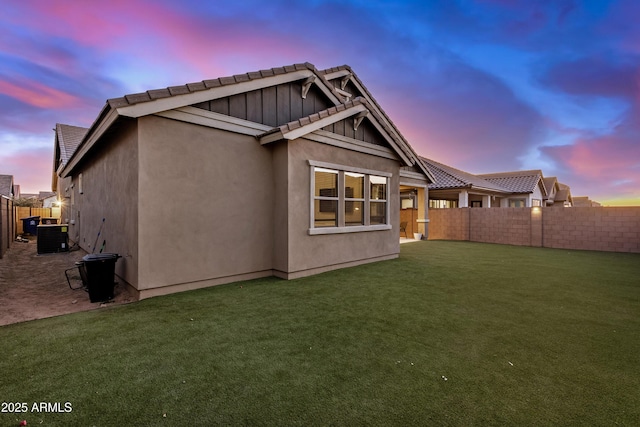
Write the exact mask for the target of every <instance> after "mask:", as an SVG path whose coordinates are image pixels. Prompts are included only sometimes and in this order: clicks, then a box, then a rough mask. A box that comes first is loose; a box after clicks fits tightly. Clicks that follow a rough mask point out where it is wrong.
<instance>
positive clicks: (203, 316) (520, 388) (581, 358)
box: [0, 241, 640, 426]
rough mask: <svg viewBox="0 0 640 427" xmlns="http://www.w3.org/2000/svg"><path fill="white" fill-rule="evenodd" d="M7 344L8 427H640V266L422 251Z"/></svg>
mask: <svg viewBox="0 0 640 427" xmlns="http://www.w3.org/2000/svg"><path fill="white" fill-rule="evenodd" d="M0 343H2V344H1V346H0V401H1V402H3V408H2V409H3V410H7V409H9V405H8V402H25V403H27V405H28V407H29V408H28V409H29V413H27V414H14V413H6V412H5V413H0V426H5V425H9V426H11V425H18V422H19V421H20V420H22V419H26V420H27V421H28V425H43V426H44V425H46V426H51V425H60V426H71V425H86V426H91V425H96V426H115V425H139V426H146V425H152V426H154V425H268V426H275V425H278V426H286V425H304V426H315V425H342V426H358V425H380V426H389V425H398V426H410V425H454V426H458V425H471V424H474V425H477V424H482V425H485V424H487V425H510V426H524V425H536V426H539V425H563V426H564V425H629V426H637V425H638V424H639V422H640V254H617V253H602V252H580V251H569V250H554V249H541V248H529V247H513V246H501V245H490V244H479V243H468V242H444V241H428V242H419V243H411V244H406V245H403V246H402V253H401V256H400V258H399V259H397V260H392V261H387V262H381V263H376V264H371V265H366V266H361V267H356V268H350V269H344V270H339V271H334V272H330V273H325V274H322V275H318V276H314V277H309V278H304V279H298V280H293V281H284V280H279V279H263V280H254V281H249V282H243V283H235V284H230V285H224V286H218V287H214V288H209V289H203V290H199V291H193V292H185V293H182V294H176V295H170V296H166V297H158V298H153V299H150V300H145V301H141V302H139V303H135V304H130V305H126V306H119V307H113V308H110V309H104V310H98V311H93V312H85V313H79V314H74V315H67V316H61V317H57V318H52V319H45V320H39V321H32V322H27V323H23V324H17V325H10V326H5V327H0ZM34 402H36V403H39V402H49V403H55V402H59V403H60V405H61V406H62V409H64V404H65V403H66V402H69V403H70V405H71V412H67V413H37V412H36V413H34V412H31V410H32V409H33V408H32V406H33V403H34ZM43 420H44V422H42V424H40V423H41V421H43Z"/></svg>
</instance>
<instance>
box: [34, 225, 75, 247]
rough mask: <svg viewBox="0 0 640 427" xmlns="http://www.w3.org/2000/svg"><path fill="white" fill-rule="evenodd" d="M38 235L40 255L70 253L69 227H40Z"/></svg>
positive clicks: (38, 227)
mask: <svg viewBox="0 0 640 427" xmlns="http://www.w3.org/2000/svg"><path fill="white" fill-rule="evenodd" d="M37 234H38V253H39V254H51V253H56V252H68V251H69V226H68V225H67V224H51V225H38V226H37Z"/></svg>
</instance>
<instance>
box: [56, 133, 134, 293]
mask: <svg viewBox="0 0 640 427" xmlns="http://www.w3.org/2000/svg"><path fill="white" fill-rule="evenodd" d="M137 142H138V133H137V126H136V122H135V121H134V120H123V121H122V122H121V123H120V125H118V126H117V127H116V128H114V129H113V132H111V133H110V134H108V135H106V136H105V142H104V145H103V148H102V150H101V153H100V155H99V156H98V157H91V158H88V159H87V160H86V161H85V162H84V163H83V164H82V167H81V168H79V169H78V170H77V171H76V172H75V173H74V174H73V175H72V184H71V193H72V194H71V195H70V197H69V202H70V207H69V208H68V210H67V213H68V216H69V222H70V225H69V235H70V237H72V238H73V239H74V240H75V241H77V243H78V244H79V245H80V247H82V248H83V249H84V250H85V251H87V252H89V253H92V252H94V248H95V252H99V251H100V249H101V246H102V243H103V241H106V245H105V247H104V252H110V253H117V254H119V255H121V256H122V258H121V259H120V260H119V261H117V263H116V274H117V275H118V276H120V278H121V279H122V280H124V281H125V282H126V283H128V284H130V285H131V286H133V287H134V288H135V287H137V285H138V234H137V232H138V203H137V200H138V176H137V171H138V166H137V165H138V143H137ZM103 218H104V224H103V221H102V219H103ZM98 233H100V235H98ZM96 242H97V244H96ZM94 245H96V246H94Z"/></svg>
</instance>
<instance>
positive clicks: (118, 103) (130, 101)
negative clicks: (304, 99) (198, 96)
mask: <svg viewBox="0 0 640 427" xmlns="http://www.w3.org/2000/svg"><path fill="white" fill-rule="evenodd" d="M299 70H311V71H315V72H318V70H316V67H315V66H314V65H313V64H310V63H308V62H305V63H303V64H293V65H286V66H284V67H277V68H271V69H267V70H260V71H253V72H249V73H244V74H235V75H233V76H228V77H220V78H217V79H210V80H203V81H201V82H195V83H187V84H184V85H180V86H170V87H167V88H163V89H153V90H148V91H146V92H140V93H133V94H129V95H125V96H122V97H120V98H111V99H108V100H107V103H108V104H109V106H110V107H111V108H120V107H125V106H129V105H134V104H139V103H141V102H149V101H153V100H156V99H160V98H169V97H171V96H176V95H184V94H188V93H192V92H199V91H202V90H208V89H212V88H215V87H221V86H227V85H232V84H236V83H242V82H247V81H249V80H257V79H262V78H265V77H271V76H277V75H280V74H286V73H290V72H292V71H299Z"/></svg>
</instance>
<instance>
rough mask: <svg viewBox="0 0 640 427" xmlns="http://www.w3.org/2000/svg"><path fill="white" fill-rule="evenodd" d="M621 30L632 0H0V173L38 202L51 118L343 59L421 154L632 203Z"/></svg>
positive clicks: (632, 47) (638, 51) (638, 180)
mask: <svg viewBox="0 0 640 427" xmlns="http://www.w3.org/2000/svg"><path fill="white" fill-rule="evenodd" d="M639 18H640V1H637V0H627V1H624V0H620V1H607V0H593V1H577V0H576V1H573V0H476V1H471V0H434V1H428V0H421V1H381V0H366V1H364V0H336V1H324V0H310V1H293V0H270V1H264V0H257V1H253V0H248V1H245V0H234V1H196V0H179V1H171V0H110V1H104V2H93V1H84V0H82V1H81V0H78V1H58V0H8V1H6V0H5V1H3V7H2V13H1V14H0V110H1V114H0V174H11V175H14V181H15V183H16V184H19V185H20V186H21V191H22V192H24V193H36V192H38V191H50V189H51V174H52V166H53V143H54V132H53V130H52V129H53V128H54V127H55V124H56V123H65V124H70V125H75V126H84V127H89V126H90V125H91V124H92V122H93V121H94V120H95V118H96V117H97V115H98V113H99V112H100V110H101V108H102V107H103V106H104V104H105V101H106V100H107V99H108V98H116V97H120V96H123V95H125V94H130V93H136V92H143V91H146V90H148V89H157V88H164V87H167V86H173V85H179V84H185V83H191V82H197V81H201V80H205V79H211V78H216V77H223V76H228V75H233V74H238V73H245V72H248V71H257V70H261V69H265V68H272V67H279V66H283V65H290V64H294V63H300V62H310V63H312V64H314V65H315V66H316V67H317V68H318V69H325V68H329V67H333V66H339V65H345V64H346V65H350V66H351V67H352V68H353V70H354V71H355V73H356V74H357V75H358V77H359V78H360V79H361V80H362V82H363V83H364V84H365V85H366V86H367V88H368V89H369V91H370V92H371V93H372V94H373V96H374V97H375V98H376V100H377V101H378V102H379V103H380V105H381V106H382V108H383V109H384V110H385V111H386V113H387V114H388V115H389V117H391V119H392V120H393V121H394V123H395V124H396V125H397V126H398V128H399V129H400V131H401V132H402V133H403V135H404V136H405V137H406V138H407V139H408V140H409V142H410V143H411V145H412V146H413V148H414V149H415V151H416V152H417V153H418V154H420V155H422V156H425V157H429V158H431V159H434V160H436V161H439V162H442V163H445V164H448V165H450V166H453V167H456V168H459V169H463V170H465V171H467V172H471V173H490V172H504V171H512V170H522V169H541V170H542V171H543V174H544V176H556V177H558V180H559V181H560V182H562V183H565V184H568V185H569V186H570V187H571V192H572V194H573V196H589V198H591V199H592V200H596V201H599V202H601V203H602V204H604V205H640V24H639V23H638V19H639ZM194 184H195V185H197V183H194Z"/></svg>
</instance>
